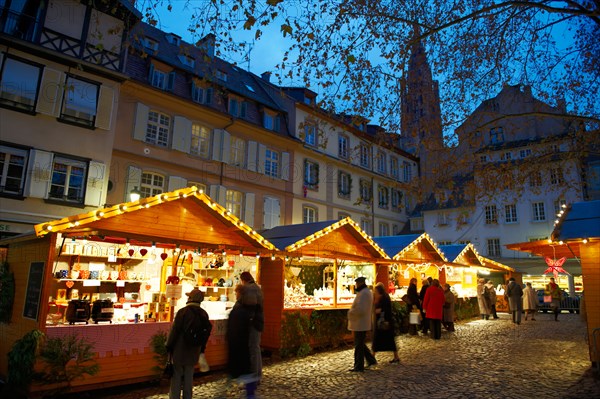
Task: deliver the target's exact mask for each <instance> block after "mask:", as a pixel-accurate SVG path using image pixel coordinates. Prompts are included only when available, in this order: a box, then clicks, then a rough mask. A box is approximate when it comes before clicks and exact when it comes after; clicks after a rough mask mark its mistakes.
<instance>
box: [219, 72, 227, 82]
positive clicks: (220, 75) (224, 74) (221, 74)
mask: <svg viewBox="0 0 600 399" xmlns="http://www.w3.org/2000/svg"><path fill="white" fill-rule="evenodd" d="M217 79H219V80H222V81H223V82H227V74H226V73H225V72H223V71H219V70H217Z"/></svg>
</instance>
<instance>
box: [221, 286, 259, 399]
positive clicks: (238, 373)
mask: <svg viewBox="0 0 600 399" xmlns="http://www.w3.org/2000/svg"><path fill="white" fill-rule="evenodd" d="M243 291H244V286H242V285H238V286H237V287H236V288H235V295H236V298H237V301H236V303H235V305H234V306H233V308H232V309H231V312H230V313H229V318H228V319H227V332H226V334H225V336H226V339H227V349H228V355H227V371H228V373H229V377H230V378H232V379H237V380H239V381H240V382H242V383H243V384H244V385H245V387H246V397H247V398H254V397H255V396H254V395H255V391H256V382H257V378H256V374H255V373H254V372H253V370H252V364H251V361H250V342H249V339H250V329H251V328H252V315H253V313H252V309H251V308H250V307H248V306H247V305H244V304H242V302H241V298H242V297H243Z"/></svg>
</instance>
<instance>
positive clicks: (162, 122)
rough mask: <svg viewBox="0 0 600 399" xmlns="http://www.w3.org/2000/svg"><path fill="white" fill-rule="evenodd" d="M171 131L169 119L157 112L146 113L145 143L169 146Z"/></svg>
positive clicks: (167, 116)
mask: <svg viewBox="0 0 600 399" xmlns="http://www.w3.org/2000/svg"><path fill="white" fill-rule="evenodd" d="M170 130H171V117H170V116H169V115H165V114H163V113H161V112H158V111H153V110H152V111H150V112H148V126H147V127H146V138H145V141H146V143H150V144H156V145H159V146H161V147H166V146H168V145H169V131H170Z"/></svg>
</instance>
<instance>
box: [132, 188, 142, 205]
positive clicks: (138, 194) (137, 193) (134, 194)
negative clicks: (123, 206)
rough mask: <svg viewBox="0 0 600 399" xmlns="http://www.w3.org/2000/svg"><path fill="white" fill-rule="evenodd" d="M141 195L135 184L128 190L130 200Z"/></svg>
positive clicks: (136, 198)
mask: <svg viewBox="0 0 600 399" xmlns="http://www.w3.org/2000/svg"><path fill="white" fill-rule="evenodd" d="M141 196H142V193H141V192H140V191H139V190H138V188H137V186H136V187H134V188H133V190H131V191H130V192H129V199H130V200H131V202H135V201H139V199H140V197H141Z"/></svg>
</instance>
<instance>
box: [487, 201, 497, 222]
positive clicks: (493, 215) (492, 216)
mask: <svg viewBox="0 0 600 399" xmlns="http://www.w3.org/2000/svg"><path fill="white" fill-rule="evenodd" d="M496 223H498V211H497V209H496V205H487V206H486V207H485V224H496Z"/></svg>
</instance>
